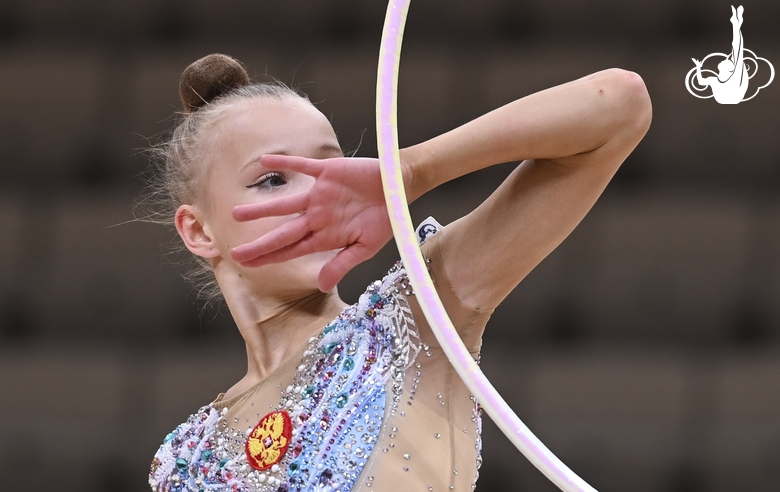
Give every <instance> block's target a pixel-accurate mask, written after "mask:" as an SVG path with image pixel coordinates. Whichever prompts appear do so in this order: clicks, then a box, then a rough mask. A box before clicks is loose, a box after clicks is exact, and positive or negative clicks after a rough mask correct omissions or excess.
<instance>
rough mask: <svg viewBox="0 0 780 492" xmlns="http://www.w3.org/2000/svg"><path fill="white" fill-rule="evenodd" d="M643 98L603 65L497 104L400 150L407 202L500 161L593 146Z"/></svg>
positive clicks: (628, 79) (627, 77) (633, 84)
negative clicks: (520, 97)
mask: <svg viewBox="0 0 780 492" xmlns="http://www.w3.org/2000/svg"><path fill="white" fill-rule="evenodd" d="M640 88H641V89H640ZM646 99H647V96H646V92H645V91H644V85H643V84H642V83H641V79H639V77H638V76H636V75H635V74H631V73H629V72H624V71H619V70H607V71H604V72H599V73H596V74H593V75H590V76H588V77H585V78H582V79H579V80H575V81H573V82H570V83H567V84H563V85H560V86H557V87H553V88H550V89H547V90H545V91H542V92H538V93H536V94H532V95H530V96H527V97H524V98H522V99H519V100H517V101H514V102H512V103H509V104H507V105H505V106H502V107H500V108H498V109H496V110H494V111H491V112H490V113H487V114H485V115H483V116H481V117H479V118H477V119H475V120H473V121H471V122H469V123H466V124H465V125H463V126H460V127H458V128H456V129H454V130H452V131H450V132H447V133H445V134H443V135H440V136H438V137H436V138H433V139H431V140H428V141H426V142H423V143H421V144H418V145H415V146H413V147H409V148H407V149H404V150H402V152H401V158H402V161H403V163H404V166H405V168H406V169H405V174H406V177H407V178H408V180H409V181H408V182H407V193H408V194H409V198H410V201H413V200H414V199H416V198H418V197H419V196H421V195H423V194H425V193H426V192H428V191H430V190H431V189H433V188H435V187H437V186H439V185H440V184H442V183H445V182H447V181H449V180H451V179H454V178H457V177H459V176H462V175H464V174H468V173H471V172H473V171H477V170H479V169H483V168H485V167H488V166H492V165H495V164H499V163H502V162H509V161H519V160H524V159H545V160H550V161H555V160H556V159H561V158H564V157H568V156H572V155H576V154H579V153H583V152H588V151H590V150H594V149H596V148H598V147H600V146H601V145H603V144H604V143H606V142H607V141H608V140H609V139H610V138H612V137H613V136H614V135H616V134H617V133H618V132H620V131H621V129H622V128H623V127H624V126H625V125H626V123H627V120H628V121H630V119H631V115H632V114H633V113H632V107H634V106H636V107H640V106H641V105H642V104H649V103H647V102H646ZM564 162H565V161H561V163H564Z"/></svg>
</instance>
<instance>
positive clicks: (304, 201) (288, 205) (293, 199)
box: [233, 193, 309, 222]
mask: <svg viewBox="0 0 780 492" xmlns="http://www.w3.org/2000/svg"><path fill="white" fill-rule="evenodd" d="M308 206H309V196H308V194H307V193H298V194H297V195H292V196H282V197H279V198H274V199H271V200H268V201H267V202H263V203H250V204H247V205H238V206H236V207H233V218H234V219H236V220H237V221H239V222H246V221H248V220H255V219H259V218H262V217H277V216H281V215H291V214H294V213H298V212H303V211H304V210H306V208H307V207H308Z"/></svg>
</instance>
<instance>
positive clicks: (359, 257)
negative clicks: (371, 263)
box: [317, 243, 374, 292]
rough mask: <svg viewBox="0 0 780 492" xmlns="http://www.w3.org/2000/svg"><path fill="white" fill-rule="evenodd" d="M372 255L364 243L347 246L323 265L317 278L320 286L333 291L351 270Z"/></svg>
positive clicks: (322, 289)
mask: <svg viewBox="0 0 780 492" xmlns="http://www.w3.org/2000/svg"><path fill="white" fill-rule="evenodd" d="M372 256H374V254H373V253H371V251H370V250H369V249H368V248H367V247H366V246H363V245H362V244H358V243H355V244H352V245H350V246H347V247H346V248H344V249H342V250H341V251H339V252H338V254H336V256H335V257H334V258H333V259H332V260H330V261H329V262H327V263H326V264H325V265H324V266H323V267H322V270H320V275H319V277H318V279H317V284H318V287H319V288H320V290H321V291H322V292H329V291H331V290H332V289H333V288H334V287H335V286H336V284H338V283H339V282H340V281H341V279H342V278H344V276H345V275H346V274H347V273H349V271H350V270H352V269H353V268H355V267H356V266H357V265H359V264H360V263H363V262H364V261H366V260H368V259H369V258H371V257H372Z"/></svg>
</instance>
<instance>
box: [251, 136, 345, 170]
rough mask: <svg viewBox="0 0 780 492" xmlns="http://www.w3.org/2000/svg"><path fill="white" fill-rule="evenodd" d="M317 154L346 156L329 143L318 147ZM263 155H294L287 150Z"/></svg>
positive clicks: (254, 160)
mask: <svg viewBox="0 0 780 492" xmlns="http://www.w3.org/2000/svg"><path fill="white" fill-rule="evenodd" d="M316 153H317V154H324V155H330V154H337V155H339V156H343V155H344V151H343V150H342V149H341V147H339V146H337V145H333V144H329V143H325V144H322V145H320V146H319V147H317V150H316ZM263 155H287V156H289V155H292V154H290V153H289V152H288V151H286V150H276V151H272V152H265V153H264V154H263ZM260 157H261V156H258V157H257V158H256V159H252V160H251V161H249V162H247V163H246V164H244V165H243V166H241V170H240V171H243V170H244V169H245V168H247V167H249V166H250V165H252V164H255V163H259V162H260Z"/></svg>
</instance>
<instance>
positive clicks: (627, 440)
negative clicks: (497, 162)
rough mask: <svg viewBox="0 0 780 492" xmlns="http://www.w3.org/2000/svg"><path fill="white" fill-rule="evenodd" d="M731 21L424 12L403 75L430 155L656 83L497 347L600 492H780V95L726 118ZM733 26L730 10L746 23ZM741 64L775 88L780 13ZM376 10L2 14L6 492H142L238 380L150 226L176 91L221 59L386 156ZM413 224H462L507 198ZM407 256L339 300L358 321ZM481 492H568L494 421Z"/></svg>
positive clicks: (558, 8)
mask: <svg viewBox="0 0 780 492" xmlns="http://www.w3.org/2000/svg"><path fill="white" fill-rule="evenodd" d="M729 5H730V4H729V3H728V2H726V1H721V0H718V1H711V0H684V1H680V0H653V1H648V2H624V1H617V0H568V1H567V0H548V1H544V2H542V1H539V2H533V3H532V2H527V1H519V0H450V1H445V0H415V1H414V2H412V6H411V10H410V18H409V23H408V26H407V36H406V39H405V42H404V51H403V56H402V65H401V76H400V122H399V126H400V133H401V140H402V142H403V143H405V144H412V143H416V142H418V141H421V140H423V139H426V138H429V137H432V136H434V135H436V134H438V133H440V132H443V131H445V130H448V129H450V128H452V127H454V126H457V125H459V124H461V123H464V122H466V121H468V120H469V119H471V118H474V117H476V116H478V115H480V114H482V113H483V112H486V111H488V110H490V109H492V108H494V107H497V106H499V105H501V104H503V103H506V102H509V101H511V100H512V99H515V98H517V97H520V96H523V95H525V94H528V93H531V92H534V91H537V90H541V89H544V88H546V87H549V86H552V85H555V84H559V83H562V82H565V81H568V80H571V79H574V78H578V77H580V76H583V75H586V74H588V73H590V72H593V71H597V70H600V69H604V68H608V67H614V66H618V67H622V68H626V69H629V70H634V71H636V72H638V73H639V74H640V75H641V76H642V77H643V78H644V80H645V82H646V84H647V87H648V89H649V92H650V95H651V97H652V100H653V105H654V120H653V125H652V127H651V129H650V132H649V133H648V135H647V137H646V138H645V140H644V141H643V142H642V143H641V144H640V145H639V147H638V148H637V150H636V151H635V152H634V154H633V155H631V156H630V157H629V158H628V160H627V161H626V163H625V164H624V166H623V168H622V169H621V170H620V171H619V173H618V175H617V177H616V178H615V180H614V182H613V184H612V185H610V187H609V188H608V190H607V191H606V193H605V194H604V196H603V198H602V199H601V201H600V202H599V203H598V204H597V205H596V207H595V208H594V209H593V211H592V212H591V213H590V214H589V215H588V216H587V217H586V219H585V220H584V221H583V223H582V224H581V226H580V227H579V228H578V229H577V230H576V231H575V232H574V233H573V234H572V236H571V237H570V238H569V239H568V240H567V241H566V242H565V243H564V244H563V246H561V247H560V248H559V249H558V250H557V251H555V252H554V253H553V254H552V255H551V256H550V257H549V258H548V259H546V260H545V261H544V262H543V263H542V264H541V265H540V266H539V267H538V268H537V269H536V270H535V271H533V272H532V273H531V274H530V275H529V276H528V278H527V279H526V280H525V281H524V282H523V283H522V284H521V285H520V286H519V287H518V288H517V290H516V291H515V292H514V293H513V295H512V296H511V297H510V298H508V299H507V300H506V301H505V303H504V305H503V306H502V307H501V308H500V309H499V310H498V311H497V312H496V314H495V316H494V319H493V320H492V322H491V323H490V325H489V326H488V332H487V335H486V337H485V341H484V353H483V367H484V369H485V371H486V373H487V374H488V376H489V377H491V378H492V380H493V381H494V382H495V384H496V385H497V386H498V387H499V389H500V390H501V391H502V393H503V394H504V395H505V397H506V398H507V400H508V401H509V402H510V403H511V404H512V405H513V407H514V408H515V409H516V411H517V412H518V414H519V415H520V417H521V418H522V419H524V420H525V421H526V423H527V424H528V425H529V426H530V427H531V429H532V430H534V431H535V432H536V433H537V435H538V436H539V437H540V438H541V439H542V441H544V442H545V443H546V444H547V445H548V446H549V447H550V448H551V449H552V450H553V451H554V452H555V453H556V454H558V456H559V457H561V459H562V460H563V461H564V462H566V463H567V464H569V465H570V466H571V467H572V468H573V469H574V470H575V471H577V472H578V473H580V474H581V475H582V476H583V477H584V478H585V479H586V480H588V481H589V482H591V483H592V484H593V485H594V486H595V487H596V488H597V489H598V490H600V491H623V490H631V491H633V492H644V491H648V492H649V491H653V492H701V491H732V490H758V489H762V490H772V489H774V487H775V486H777V485H776V484H777V483H778V480H780V453H778V451H777V450H778V446H780V344H778V341H779V340H780V336H779V335H780V302H778V301H779V300H780V193H779V192H780V138H778V129H779V128H780V81H775V82H774V83H773V84H772V85H770V86H769V87H768V88H766V89H765V90H763V91H762V92H761V93H760V94H759V95H758V96H757V97H756V98H755V99H753V100H751V101H748V102H745V103H742V104H740V105H737V106H721V105H718V104H716V103H715V102H714V100H712V99H709V100H699V99H696V98H694V97H693V96H691V95H690V94H688V92H687V91H686V90H685V86H684V82H683V79H684V76H685V74H686V73H687V72H688V70H689V69H690V68H692V67H693V63H692V62H691V58H698V59H701V58H703V57H704V56H706V55H707V54H709V53H712V52H717V51H720V52H724V51H725V52H727V53H728V52H729V51H730V42H731V37H730V36H731V26H730V24H729V16H730V15H731V14H730V8H729ZM735 5H736V4H735ZM743 5H744V6H745V24H744V25H743V27H742V32H743V35H744V39H745V46H746V47H747V48H749V49H752V50H753V51H754V52H756V53H757V54H758V55H759V56H763V57H765V58H767V59H769V60H770V61H771V62H773V63H774V65H775V66H776V67H777V68H779V69H780V29H778V28H780V25H779V23H780V3H778V2H777V1H775V0H746V1H745V2H743ZM385 6H386V4H385V2H384V1H380V0H284V1H281V0H259V1H253V2H250V1H239V0H223V1H220V2H216V1H207V0H186V1H185V0H165V1H153V0H135V1H132V2H130V1H118V0H102V1H96V0H57V1H55V0H24V1H21V0H0V257H1V258H2V260H0V476H2V479H1V480H2V486H0V488H2V489H3V490H9V491H10V490H25V491H30V492H34V491H51V490H58V491H60V492H69V491H81V492H93V491H94V492H109V491H110V492H131V491H132V492H135V491H143V490H148V486H147V485H146V478H147V471H148V465H149V462H150V460H151V458H152V455H153V454H154V452H155V451H156V449H157V447H158V446H159V444H160V442H161V440H162V438H163V437H164V436H165V434H166V433H168V432H169V431H170V430H172V429H173V428H174V427H175V426H176V425H177V424H178V423H180V422H182V421H183V420H184V419H185V418H186V417H187V416H188V415H189V414H190V413H192V412H194V411H195V410H196V409H197V408H198V407H199V406H201V405H203V404H206V403H208V402H210V401H211V400H212V399H213V398H214V397H215V396H216V394H217V393H218V392H220V391H223V390H225V389H226V388H228V387H229V386H230V385H231V384H232V383H233V382H234V381H235V380H237V379H238V378H239V377H240V376H241V375H242V373H243V371H244V369H245V367H244V365H245V353H244V349H243V346H242V343H241V339H240V337H239V336H238V334H237V332H236V331H235V329H234V328H233V326H232V322H231V321H230V318H229V315H228V313H227V312H226V309H225V308H224V307H223V308H221V309H214V308H210V309H202V308H201V304H200V303H199V302H197V301H196V300H195V296H194V294H193V291H192V289H191V288H190V286H189V285H188V284H187V283H186V282H184V281H183V280H181V279H180V277H179V273H178V269H177V267H176V260H175V259H170V258H166V257H165V256H164V254H163V253H164V251H165V247H164V244H165V243H166V242H167V241H169V240H170V239H171V237H172V236H171V235H170V233H169V232H167V231H164V230H163V229H162V228H161V227H156V226H151V225H148V224H144V223H139V222H133V214H132V206H133V202H134V200H135V199H136V198H137V197H138V196H139V193H140V190H141V187H142V180H141V179H140V177H139V174H140V173H142V171H143V170H144V169H145V168H146V166H147V158H146V156H145V154H144V152H143V150H144V149H145V148H148V147H149V145H150V144H151V143H153V142H155V141H157V139H158V138H159V136H160V135H162V134H163V133H164V132H165V131H166V129H168V128H170V126H171V125H172V122H173V120H172V115H173V112H174V111H175V110H176V109H177V108H178V105H179V103H178V101H177V84H178V78H179V74H180V73H181V71H182V69H183V68H184V67H185V66H186V65H187V64H188V63H190V62H191V61H193V60H195V59H196V58H198V57H200V56H203V55H205V54H208V53H211V52H215V51H219V52H224V53H229V54H232V55H234V56H236V57H238V58H239V59H240V60H242V61H243V62H244V63H245V64H246V65H247V67H248V68H249V71H250V73H251V74H255V75H257V76H258V77H260V78H262V76H263V75H264V74H270V75H272V76H274V77H276V78H279V79H281V80H283V81H285V82H288V83H290V84H292V85H295V86H298V87H300V88H301V89H303V90H304V91H305V92H307V93H308V94H309V96H310V98H311V99H312V101H314V102H316V103H317V105H318V107H320V108H321V109H322V111H323V112H324V113H325V114H326V115H327V116H329V117H330V118H331V120H332V122H333V125H334V127H335V129H336V131H337V133H338V135H339V137H340V139H341V142H342V145H343V146H344V147H345V148H346V149H348V150H356V149H357V153H358V155H367V156H373V155H375V152H376V143H375V135H374V130H373V125H374V102H373V98H374V89H375V71H376V57H377V52H378V44H379V36H380V32H381V27H382V22H383V18H384V9H385ZM510 169H511V164H510V165H503V166H498V167H496V168H493V169H490V170H488V171H485V172H482V173H479V174H477V175H472V176H468V177H465V178H462V179H460V180H458V181H456V182H453V183H449V184H447V185H445V186H443V187H442V188H441V189H440V190H437V191H436V192H434V193H431V194H430V195H429V196H426V197H423V198H422V199H420V200H419V201H418V202H416V203H415V204H414V206H413V213H414V216H415V218H416V219H417V220H420V219H423V218H425V217H427V216H428V215H433V216H435V217H436V218H437V219H438V220H439V221H440V222H442V223H447V222H449V221H452V220H454V219H455V218H457V217H458V216H460V215H462V214H465V213H467V212H468V211H469V210H471V209H472V208H473V207H474V206H475V205H476V204H477V203H479V201H480V200H482V199H483V198H484V197H486V196H487V194H488V193H489V192H490V191H491V190H492V189H493V188H494V187H495V186H496V185H497V184H498V183H499V182H500V180H501V179H503V177H504V176H505V175H506V174H508V172H509V170H510ZM395 257H396V253H395V251H394V250H393V248H392V245H390V246H389V247H388V248H386V249H385V250H384V252H383V253H382V254H381V255H380V257H379V258H377V259H376V260H375V261H374V262H373V263H372V264H370V265H364V266H361V267H360V268H358V269H357V270H356V271H355V272H353V273H352V274H350V276H349V277H348V278H347V279H346V280H345V281H344V282H343V284H342V285H341V287H340V288H341V292H342V295H343V297H344V298H345V300H347V301H349V302H353V301H354V300H355V299H356V296H357V295H358V293H360V292H362V290H363V287H364V285H365V284H366V283H367V282H369V281H370V280H372V279H374V278H375V277H377V276H379V275H381V274H382V273H383V272H384V271H385V270H386V268H387V267H389V266H390V265H391V264H392V262H393V261H394V259H395ZM485 427H486V428H485V436H484V437H485V449H484V458H485V464H484V466H483V468H482V478H481V480H480V482H479V485H478V487H477V490H478V491H482V492H502V491H522V492H525V491H552V490H555V489H554V488H553V486H552V485H550V484H548V483H546V481H545V479H544V478H543V477H542V476H541V475H540V474H539V473H538V472H536V471H535V470H534V469H533V468H532V467H531V466H530V465H529V464H527V462H526V460H525V459H524V458H523V457H522V456H521V455H520V454H519V453H518V452H517V451H515V450H514V449H513V448H512V447H511V446H510V445H509V444H508V443H507V441H506V440H505V439H504V438H503V437H502V436H501V435H500V434H499V433H498V432H497V431H496V430H495V428H494V427H493V426H492V424H491V423H490V422H489V420H488V419H486V421H485Z"/></svg>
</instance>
